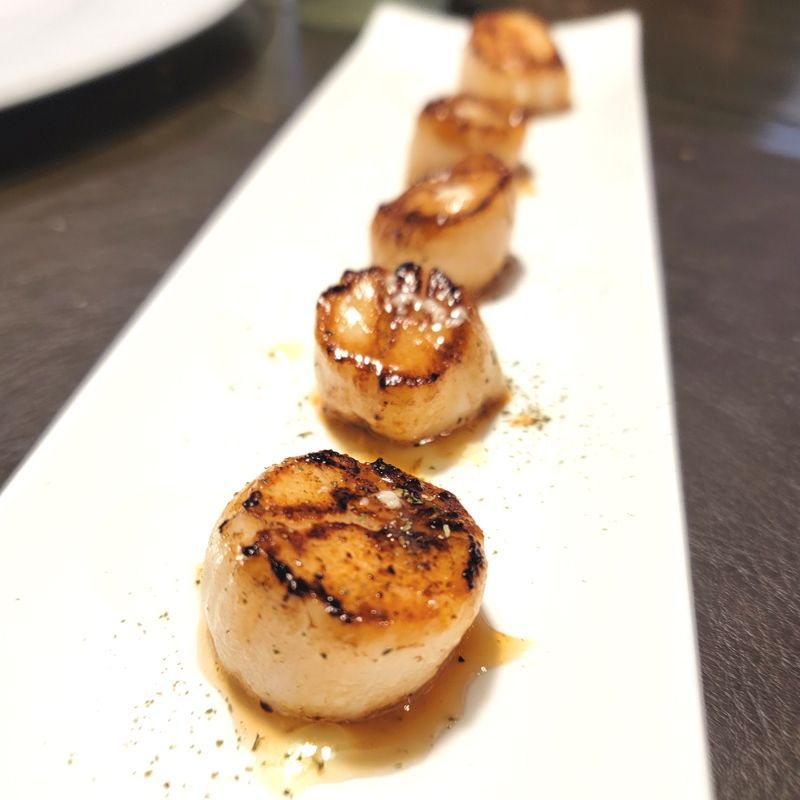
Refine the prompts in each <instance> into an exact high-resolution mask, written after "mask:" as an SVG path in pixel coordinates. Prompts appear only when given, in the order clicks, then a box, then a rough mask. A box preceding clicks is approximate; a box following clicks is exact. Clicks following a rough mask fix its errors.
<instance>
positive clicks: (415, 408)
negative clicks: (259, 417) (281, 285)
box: [315, 264, 506, 442]
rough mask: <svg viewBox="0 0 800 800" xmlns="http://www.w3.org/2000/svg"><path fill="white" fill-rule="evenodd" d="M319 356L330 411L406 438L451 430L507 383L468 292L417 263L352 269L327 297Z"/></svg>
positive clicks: (322, 302) (320, 306)
mask: <svg viewBox="0 0 800 800" xmlns="http://www.w3.org/2000/svg"><path fill="white" fill-rule="evenodd" d="M315 366H316V372H317V382H318V385H319V393H320V397H321V398H322V404H323V409H324V411H325V412H326V413H327V414H330V415H332V416H335V417H340V418H343V419H345V420H348V421H350V422H354V423H356V424H358V425H361V426H364V427H368V428H371V429H372V430H373V431H375V432H376V433H378V434H380V435H382V436H385V437H387V438H390V439H394V440H396V441H400V442H420V441H426V440H429V439H432V438H434V437H436V436H440V435H442V434H447V433H450V432H451V431H452V430H454V429H455V428H457V427H459V426H460V425H463V424H465V423H467V422H469V421H470V420H471V419H473V418H474V417H476V416H477V415H479V414H480V413H481V411H482V410H483V409H484V408H486V407H487V406H490V405H492V404H494V403H496V402H498V401H499V400H501V399H502V398H503V397H504V396H505V393H506V387H505V383H504V380H503V376H502V373H501V371H500V366H499V364H498V361H497V356H496V355H495V352H494V348H493V347H492V343H491V341H490V339H489V334H488V332H487V331H486V328H485V327H484V325H483V322H482V321H481V318H480V315H479V314H478V311H477V309H476V308H475V305H474V304H473V303H472V301H471V300H470V299H469V297H468V295H466V294H465V293H464V292H462V290H461V289H459V288H458V287H456V286H454V285H453V284H452V283H451V282H450V280H449V279H448V278H447V276H446V275H444V274H443V273H441V272H439V271H438V270H434V271H433V272H431V273H428V274H427V275H426V274H425V273H423V271H422V270H421V269H420V267H418V266H416V265H414V264H403V265H401V266H400V267H398V268H397V269H396V270H395V271H394V272H388V271H386V270H384V269H381V268H380V267H371V268H370V269H366V270H363V271H361V272H345V273H344V275H343V276H342V278H341V281H340V283H338V284H337V285H335V286H332V287H331V288H330V289H328V290H327V291H326V292H325V293H324V294H323V295H322V296H321V297H320V298H319V301H318V303H317V324H316V349H315Z"/></svg>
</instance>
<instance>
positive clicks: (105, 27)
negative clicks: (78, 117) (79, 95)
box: [0, 0, 242, 109]
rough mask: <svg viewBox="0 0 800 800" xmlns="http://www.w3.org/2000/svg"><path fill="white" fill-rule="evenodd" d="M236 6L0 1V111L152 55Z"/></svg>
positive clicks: (137, 0) (185, 1)
mask: <svg viewBox="0 0 800 800" xmlns="http://www.w3.org/2000/svg"><path fill="white" fill-rule="evenodd" d="M241 2H242V0H0V109H2V108H7V107H9V106H12V105H15V104H17V103H21V102H24V101H26V100H32V99H34V98H36V97H39V96H41V95H45V94H49V93H51V92H55V91H58V90H59V89H65V88H67V87H69V86H73V85H75V84H77V83H81V82H83V81H87V80H91V79H92V78H97V77H99V76H100V75H103V74H105V73H106V72H111V71H113V70H116V69H120V68H121V67H124V66H127V65H128V64H132V63H134V62H135V61H139V60H140V59H142V58H145V57H147V56H149V55H153V54H154V53H157V52H158V51H160V50H163V49H164V48H166V47H169V46H171V45H173V44H176V43H177V42H179V41H181V40H183V39H186V38H188V37H190V36H193V35H194V34H196V33H199V32H200V31H202V30H203V29H205V28H207V27H209V26H210V25H212V24H213V23H215V22H217V21H218V20H220V19H222V17H224V16H225V14H227V13H229V12H230V11H232V10H233V9H234V8H236V6H238V5H239V4H240V3H241Z"/></svg>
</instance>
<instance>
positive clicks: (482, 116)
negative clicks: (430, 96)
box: [408, 94, 527, 184]
mask: <svg viewBox="0 0 800 800" xmlns="http://www.w3.org/2000/svg"><path fill="white" fill-rule="evenodd" d="M526 122H527V115H526V114H525V113H524V112H523V111H521V110H520V109H518V108H515V107H514V106H510V105H508V104H506V103H503V102H501V101H497V100H489V99H486V98H481V97H477V96H475V95H468V94H459V95H455V96H453V97H443V98H440V99H438V100H433V101H431V102H430V103H428V104H427V105H426V106H425V108H423V109H422V111H421V112H420V115H419V117H418V118H417V128H416V131H415V133H414V138H413V140H412V143H411V154H410V157H409V165H408V183H409V184H413V183H415V182H416V181H418V180H421V179H422V178H425V177H428V176H430V175H435V174H436V173H437V172H443V171H444V170H447V169H450V168H452V167H453V166H455V164H457V163H458V162H459V161H460V160H461V159H462V158H464V157H465V156H468V155H471V154H473V153H490V154H491V155H493V156H495V157H496V158H498V159H499V160H500V161H502V162H503V163H504V164H505V165H506V167H508V168H509V169H510V170H512V171H513V170H514V169H515V168H516V166H517V164H518V162H519V152H520V148H521V147H522V142H523V139H524V137H525V127H526Z"/></svg>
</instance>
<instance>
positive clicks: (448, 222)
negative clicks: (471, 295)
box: [371, 153, 516, 293]
mask: <svg viewBox="0 0 800 800" xmlns="http://www.w3.org/2000/svg"><path fill="white" fill-rule="evenodd" d="M515 205H516V192H515V189H514V182H513V179H512V175H511V172H510V171H509V170H508V168H507V167H506V166H505V165H504V164H503V163H502V162H501V161H500V160H499V159H497V158H495V157H494V156H492V155H490V154H488V153H485V154H476V155H470V156H467V157H466V158H464V159H462V160H461V161H459V162H458V163H457V164H456V165H455V166H454V167H453V168H452V169H450V170H448V171H446V172H441V173H439V174H437V175H434V176H433V177H430V178H426V179H424V180H421V181H419V182H418V183H415V184H414V185H413V186H411V187H410V188H409V189H408V190H406V191H405V192H404V193H403V194H401V195H400V196H399V197H398V198H397V199H395V200H393V201H392V202H390V203H385V204H384V205H381V206H380V207H379V208H378V211H377V213H376V214H375V218H374V219H373V221H372V230H371V235H372V260H373V263H375V264H378V265H380V266H382V267H385V268H387V269H394V268H395V267H396V266H397V265H398V264H402V263H404V262H407V261H411V262H414V263H416V264H420V265H421V266H423V267H424V268H425V269H427V270H430V269H434V268H436V269H439V270H441V271H442V272H445V273H446V274H447V275H448V277H449V278H450V279H451V280H452V281H453V282H454V283H455V284H457V285H459V286H461V287H463V288H465V289H467V290H469V291H471V292H475V293H477V292H480V291H481V290H482V289H484V288H485V287H486V286H487V285H488V284H489V283H490V282H491V281H492V279H493V278H494V277H495V276H496V275H497V274H498V273H499V272H500V270H501V269H502V267H503V265H504V264H505V263H506V259H507V257H508V248H509V241H510V239H511V230H512V227H513V223H514V210H515Z"/></svg>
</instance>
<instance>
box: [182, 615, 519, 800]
mask: <svg viewBox="0 0 800 800" xmlns="http://www.w3.org/2000/svg"><path fill="white" fill-rule="evenodd" d="M529 645H530V643H529V642H528V641H527V640H524V639H515V638H514V637H511V636H506V635H505V634H503V633H500V632H498V631H496V630H494V629H493V628H492V627H491V626H490V625H489V623H488V622H487V621H486V619H485V617H484V615H483V614H480V615H479V616H478V618H477V620H476V621H475V622H474V623H473V625H472V627H471V628H470V629H469V630H468V631H467V633H466V635H465V636H464V638H463V639H462V641H461V642H460V644H459V645H458V647H457V648H456V649H455V651H454V652H453V654H452V656H451V657H450V659H449V660H448V661H447V662H446V664H445V665H444V666H443V667H442V669H441V670H440V671H439V673H438V675H437V676H436V678H434V680H433V681H431V683H430V684H428V686H426V687H425V688H423V689H422V690H420V692H418V693H417V694H415V695H413V696H412V697H410V698H408V701H407V702H406V703H405V704H404V705H402V706H399V707H396V708H394V709H392V710H390V711H388V712H387V713H385V714H382V715H381V716H378V717H375V718H373V719H369V720H365V721H362V722H352V723H341V724H337V723H330V722H313V721H308V720H300V719H290V718H287V717H283V716H281V715H279V714H276V713H274V712H272V711H271V710H269V706H267V705H266V704H264V703H260V702H259V700H257V699H256V698H254V697H252V696H250V695H249V694H248V693H247V692H245V690H244V689H243V688H242V687H241V686H240V685H239V684H238V683H237V682H236V680H235V679H233V678H232V677H231V676H230V675H228V674H227V673H226V672H225V670H224V669H222V667H221V666H220V665H219V663H218V662H217V659H216V654H215V652H214V645H213V643H212V641H211V637H210V635H209V633H208V630H207V628H206V626H205V623H201V630H200V635H199V638H198V649H199V661H200V666H201V668H202V670H203V672H204V674H205V675H206V677H207V678H208V680H209V681H210V682H211V683H212V684H213V685H214V686H215V687H216V689H217V690H218V691H219V692H220V694H221V695H222V696H223V697H224V698H225V700H226V701H227V703H228V707H229V709H230V711H231V716H232V718H233V722H234V725H235V728H236V732H237V737H238V741H239V748H240V749H241V750H244V751H249V753H250V755H251V757H252V767H253V771H254V773H256V774H257V775H258V776H259V777H260V778H261V779H262V780H263V781H264V783H265V784H266V785H267V786H269V787H270V788H271V789H273V790H274V791H276V792H277V793H278V794H281V793H282V794H283V795H285V796H292V795H293V794H294V793H296V792H298V791H300V790H302V789H304V788H307V787H308V786H311V785H313V784H316V783H319V782H338V781H343V780H348V779H351V778H359V777H366V776H370V775H379V774H382V773H386V772H392V771H394V770H397V769H401V768H403V767H404V766H406V765H408V764H411V763H413V762H415V761H418V760H419V759H421V758H423V757H424V756H425V755H426V754H427V753H428V752H429V751H430V749H431V748H432V747H433V745H434V743H435V741H436V740H437V738H438V737H439V736H440V735H441V734H442V733H443V732H444V731H445V730H446V729H447V728H450V727H452V726H453V725H454V724H455V723H456V722H457V720H458V719H459V717H460V716H461V714H462V712H463V710H464V704H465V700H466V694H467V690H468V688H469V686H470V684H471V683H472V682H473V680H475V679H476V678H479V677H481V676H483V675H484V674H485V673H486V672H487V671H488V670H489V669H491V668H493V667H497V666H499V665H501V664H505V663H507V662H509V661H512V660H514V659H516V658H519V657H520V656H521V655H522V654H523V653H524V652H525V651H526V650H527V649H528V647H529Z"/></svg>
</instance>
